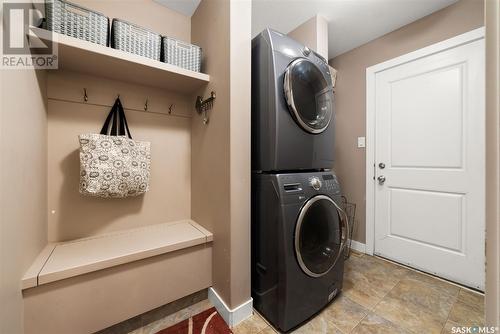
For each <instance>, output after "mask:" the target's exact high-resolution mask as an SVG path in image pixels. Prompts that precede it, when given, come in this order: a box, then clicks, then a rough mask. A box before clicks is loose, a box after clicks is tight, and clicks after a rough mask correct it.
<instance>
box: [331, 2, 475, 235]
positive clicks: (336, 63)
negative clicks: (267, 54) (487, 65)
mask: <svg viewBox="0 0 500 334" xmlns="http://www.w3.org/2000/svg"><path fill="white" fill-rule="evenodd" d="M483 7H484V5H483V1H479V0H461V1H459V2H457V3H455V4H453V5H451V6H449V7H447V8H444V9H442V10H440V11H438V12H435V13H433V14H431V15H429V16H426V17H424V18H422V19H420V20H418V21H415V22H413V23H411V24H409V25H407V26H404V27H402V28H400V29H398V30H396V31H393V32H391V33H389V34H387V35H385V36H382V37H380V38H378V39H376V40H374V41H371V42H369V43H367V44H364V45H362V46H360V47H358V48H356V49H354V50H352V51H349V52H346V53H344V54H342V55H339V56H337V57H335V58H333V59H331V60H330V65H332V66H333V67H334V68H336V69H337V70H338V79H337V87H336V90H335V93H336V97H335V98H336V100H335V107H336V124H335V129H336V134H335V154H336V155H335V164H334V169H335V171H336V173H337V174H338V176H339V180H340V183H341V186H342V188H343V191H344V193H345V194H346V196H347V197H348V199H349V201H351V202H355V203H356V204H357V212H356V217H357V219H356V224H357V227H356V229H355V232H354V237H353V239H355V240H357V241H360V242H365V230H366V229H365V174H366V171H365V150H364V149H359V148H357V137H360V136H365V134H366V131H365V123H366V68H367V67H369V66H372V65H375V64H378V63H381V62H383V61H386V60H389V59H391V58H394V57H397V56H400V55H403V54H405V53H408V52H411V51H414V50H417V49H420V48H422V47H425V46H428V45H430V44H433V43H437V42H439V41H442V40H445V39H448V38H451V37H453V36H456V35H459V34H461V33H464V32H467V31H470V30H472V29H475V28H478V27H480V26H483V24H484V20H483Z"/></svg>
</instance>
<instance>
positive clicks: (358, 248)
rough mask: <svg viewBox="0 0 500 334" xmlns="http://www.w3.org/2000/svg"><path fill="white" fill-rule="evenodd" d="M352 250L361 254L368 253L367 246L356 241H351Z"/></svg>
mask: <svg viewBox="0 0 500 334" xmlns="http://www.w3.org/2000/svg"><path fill="white" fill-rule="evenodd" d="M351 249H352V250H355V251H356V252H359V253H363V254H365V253H366V244H364V243H362V242H359V241H356V240H351Z"/></svg>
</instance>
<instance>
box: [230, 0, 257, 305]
mask: <svg viewBox="0 0 500 334" xmlns="http://www.w3.org/2000/svg"><path fill="white" fill-rule="evenodd" d="M251 12H252V7H251V1H233V2H232V3H231V24H230V27H231V28H230V34H231V49H230V50H231V104H230V110H231V114H230V126H231V130H230V136H231V151H230V159H231V160H230V166H231V167H230V168H231V178H230V182H231V198H230V200H231V245H230V247H231V276H230V280H231V299H230V305H232V307H234V306H238V305H240V304H241V303H243V302H246V301H248V300H249V299H250V294H251V289H250V286H251V272H250V178H251V176H250V175H251V170H250V169H251V161H250V159H251V158H250V124H251V120H250V114H251V100H250V99H251V80H250V78H251V27H252V15H251Z"/></svg>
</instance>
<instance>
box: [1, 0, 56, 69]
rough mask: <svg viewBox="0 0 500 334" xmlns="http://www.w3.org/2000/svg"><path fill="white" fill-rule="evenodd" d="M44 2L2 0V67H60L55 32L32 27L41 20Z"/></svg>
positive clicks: (48, 3)
mask: <svg viewBox="0 0 500 334" xmlns="http://www.w3.org/2000/svg"><path fill="white" fill-rule="evenodd" d="M47 5H50V2H47ZM43 6H45V2H44V1H43V0H40V1H29V0H26V1H3V3H2V20H3V22H2V23H3V24H2V61H1V65H0V67H1V69H57V68H58V57H57V56H58V54H57V51H58V48H57V43H56V42H57V41H56V40H55V36H56V34H54V33H52V32H51V31H48V30H44V29H40V28H33V27H34V26H39V25H40V24H41V23H42V18H43V8H44V7H43Z"/></svg>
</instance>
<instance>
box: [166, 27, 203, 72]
mask: <svg viewBox="0 0 500 334" xmlns="http://www.w3.org/2000/svg"><path fill="white" fill-rule="evenodd" d="M163 62H165V63H168V64H172V65H176V66H179V67H182V68H185V69H188V70H191V71H195V72H200V70H201V48H200V47H199V46H196V45H193V44H189V43H185V42H182V41H180V40H177V39H175V38H172V37H166V36H164V37H163Z"/></svg>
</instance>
